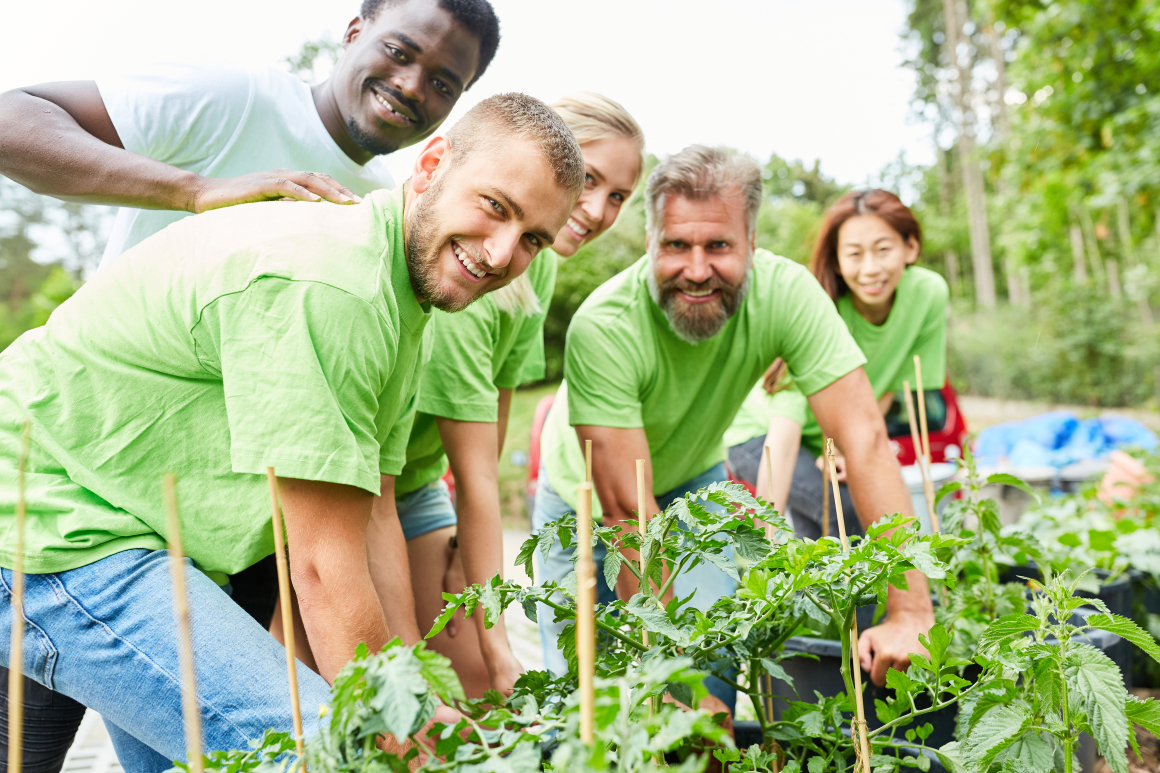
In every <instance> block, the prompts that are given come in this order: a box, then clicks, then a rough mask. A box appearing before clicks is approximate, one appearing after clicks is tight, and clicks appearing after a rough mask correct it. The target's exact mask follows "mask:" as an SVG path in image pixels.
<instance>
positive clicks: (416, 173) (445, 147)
mask: <svg viewBox="0 0 1160 773" xmlns="http://www.w3.org/2000/svg"><path fill="white" fill-rule="evenodd" d="M450 163H451V143H449V142H448V141H447V138H446V137H432V138H431V139H430V140H428V142H427V145H426V147H424V148H423V152H421V153H420V154H419V155H418V157H417V158H416V159H415V166H414V168H413V169H412V170H411V190H413V191H414V192H415V193H422V192H423V191H425V190H427V189H428V188H430V187H431V185H432V183H434V182H435V180H437V179H438V178H439V175H440V174H442V170H443V168H444V167H445V166H447V165H448V164H450Z"/></svg>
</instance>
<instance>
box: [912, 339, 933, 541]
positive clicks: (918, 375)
mask: <svg viewBox="0 0 1160 773" xmlns="http://www.w3.org/2000/svg"><path fill="white" fill-rule="evenodd" d="M914 386H915V387H916V390H917V394H916V395H915V397H916V398H917V399H918V431H919V432H920V433H921V435H922V460H923V464H924V465H925V468H926V481H927V483H926V486H927V487H929V488H930V492H929V493H928V494H927V497H928V498H929V502H930V504H929V506H930V530H931V531H932V532H934V533H935V534H938V532H939V527H938V513H936V512H935V510H934V481H933V480H932V479H931V474H930V433H929V432H927V430H926V396H925V395H924V394H923V391H922V359H921V358H920V357H919V356H918V355H917V354H916V355H914Z"/></svg>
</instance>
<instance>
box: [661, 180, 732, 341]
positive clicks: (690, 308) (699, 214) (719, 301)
mask: <svg viewBox="0 0 1160 773" xmlns="http://www.w3.org/2000/svg"><path fill="white" fill-rule="evenodd" d="M663 207H664V209H663V222H662V223H661V224H660V227H659V228H658V229H656V230H657V233H656V234H655V236H654V235H653V234H650V235H649V255H650V258H651V263H652V269H653V270H652V272H651V273H650V275H649V290H650V292H651V293H652V296H653V300H654V301H656V303H657V305H658V306H660V307H661V309H662V310H663V311H664V312H665V316H666V317H668V320H669V324H670V325H671V326H672V328H673V331H674V332H675V333H676V334H677V335H679V336H680V337H681V338H684V339H685V340H686V341H689V342H690V343H696V342H698V341H703V340H705V339H707V338H711V337H713V336H714V335H716V334H717V333H718V332H720V330H721V328H722V327H724V326H725V323H726V322H728V321H729V318H730V317H732V316H733V314H734V313H736V311H737V309H738V308H740V306H741V303H742V301H744V300H745V295H746V293H747V292H748V289H749V267H750V262H751V259H752V256H753V249H754V242H753V238H754V237H753V236H752V235H751V234H749V233H748V228H747V224H746V222H745V200H744V197H743V196H742V193H741V191H740V190H739V189H737V188H733V189H730V190H728V191H727V192H725V193H723V194H721V195H718V196H714V197H711V198H708V199H705V200H700V201H695V200H692V199H688V198H685V197H684V196H677V195H673V196H666V197H665V198H664V201H663ZM654 238H655V240H656V243H655V244H654V243H653V239H654Z"/></svg>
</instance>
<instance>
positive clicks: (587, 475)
mask: <svg viewBox="0 0 1160 773" xmlns="http://www.w3.org/2000/svg"><path fill="white" fill-rule="evenodd" d="M584 480H585V482H587V483H591V482H592V441H591V440H585V441H584Z"/></svg>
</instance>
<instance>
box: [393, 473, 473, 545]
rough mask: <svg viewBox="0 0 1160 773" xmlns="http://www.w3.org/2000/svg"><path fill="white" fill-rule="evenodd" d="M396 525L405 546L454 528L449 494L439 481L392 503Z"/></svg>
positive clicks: (452, 506) (454, 519)
mask: <svg viewBox="0 0 1160 773" xmlns="http://www.w3.org/2000/svg"><path fill="white" fill-rule="evenodd" d="M395 510H396V511H397V512H398V513H399V525H400V526H402V527H403V539H405V540H406V541H407V542H410V541H411V540H413V539H415V538H416V537H422V536H423V535H424V534H427V533H428V532H432V531H435V530H436V529H443V528H446V527H448V526H455V525H456V524H457V523H459V519H458V517H457V516H456V515H455V505H453V504H452V503H451V492H450V491H449V490H448V489H447V484H446V483H444V482H443V479H442V478H440V479H439V480H437V481H433V482H431V483H428V484H427V485H426V486H422V487H420V488H417V489H415V490H414V491H411V492H409V493H406V494H404V495H403V496H401V497H398V498H396V499H395Z"/></svg>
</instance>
